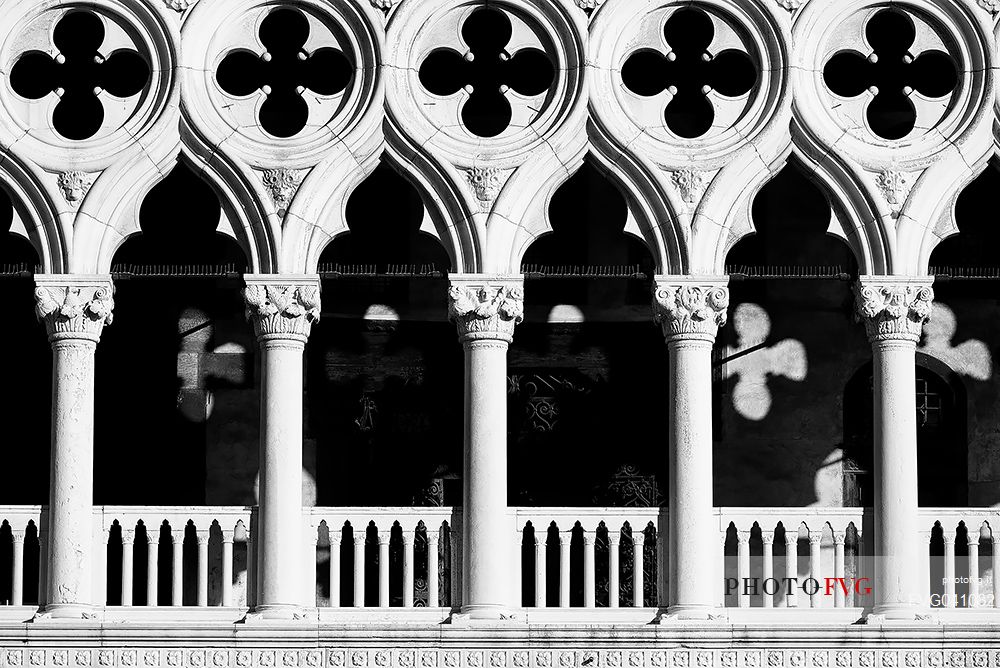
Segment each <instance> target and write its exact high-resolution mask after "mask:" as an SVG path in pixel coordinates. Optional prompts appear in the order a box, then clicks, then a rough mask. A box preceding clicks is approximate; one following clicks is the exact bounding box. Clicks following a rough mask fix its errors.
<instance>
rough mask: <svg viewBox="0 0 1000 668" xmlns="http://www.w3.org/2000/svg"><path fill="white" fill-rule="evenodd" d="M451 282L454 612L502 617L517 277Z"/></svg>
mask: <svg viewBox="0 0 1000 668" xmlns="http://www.w3.org/2000/svg"><path fill="white" fill-rule="evenodd" d="M450 280H451V286H450V288H449V290H448V316H449V318H450V319H451V320H452V321H454V322H455V325H456V326H457V328H458V337H459V340H460V341H461V342H462V346H463V348H464V349H465V438H464V440H465V457H464V476H463V495H462V499H463V513H464V518H463V524H464V528H465V530H464V534H465V535H464V538H463V541H462V544H463V545H464V548H465V551H464V554H463V557H464V559H463V574H464V578H463V582H464V587H463V595H462V608H461V612H462V615H463V616H465V617H467V618H469V619H494V620H495V619H505V618H508V616H509V615H508V612H507V610H508V608H509V606H510V605H511V603H512V602H513V601H518V602H520V587H519V580H518V579H517V578H515V574H514V573H513V570H512V564H511V560H510V553H511V552H510V551H511V542H510V540H511V539H510V536H511V533H512V530H513V525H512V523H511V522H510V519H509V517H508V512H507V348H508V346H509V345H510V342H511V340H512V338H513V335H514V326H515V325H516V324H517V323H519V322H521V320H522V319H523V312H524V311H523V309H524V294H523V291H522V287H521V286H522V280H521V278H520V277H517V278H512V277H491V276H482V275H471V274H463V275H453V276H451V277H450ZM515 585H517V586H516V587H515ZM515 589H516V594H515ZM515 596H516V597H515Z"/></svg>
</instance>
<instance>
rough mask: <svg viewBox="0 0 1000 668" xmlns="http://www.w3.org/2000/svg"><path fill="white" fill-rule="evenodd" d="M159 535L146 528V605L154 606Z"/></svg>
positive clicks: (157, 579)
mask: <svg viewBox="0 0 1000 668" xmlns="http://www.w3.org/2000/svg"><path fill="white" fill-rule="evenodd" d="M159 546H160V535H159V532H157V531H154V530H153V528H152V527H150V526H148V525H147V526H146V605H148V606H151V607H152V606H155V605H156V596H157V587H158V586H159V574H158V572H157V564H158V562H159V559H160V555H159V551H160V550H159Z"/></svg>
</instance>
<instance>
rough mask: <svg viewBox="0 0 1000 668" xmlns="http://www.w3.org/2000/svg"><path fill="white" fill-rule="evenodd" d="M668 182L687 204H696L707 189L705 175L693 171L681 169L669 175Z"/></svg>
mask: <svg viewBox="0 0 1000 668" xmlns="http://www.w3.org/2000/svg"><path fill="white" fill-rule="evenodd" d="M670 182H671V183H673V184H674V187H675V188H677V191H678V192H679V193H680V194H681V199H683V200H684V202H685V203H687V204H697V203H698V202H699V201H700V200H701V197H702V195H704V194H705V189H706V188H707V187H708V183H707V182H706V178H705V174H704V173H703V172H696V171H695V170H693V169H682V170H680V171H677V172H674V173H673V174H671V175H670Z"/></svg>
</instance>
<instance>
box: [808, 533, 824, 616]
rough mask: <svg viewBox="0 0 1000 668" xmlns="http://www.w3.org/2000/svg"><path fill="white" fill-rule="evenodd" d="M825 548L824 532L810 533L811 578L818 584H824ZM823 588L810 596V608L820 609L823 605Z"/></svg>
mask: <svg viewBox="0 0 1000 668" xmlns="http://www.w3.org/2000/svg"><path fill="white" fill-rule="evenodd" d="M822 546H823V532H822V531H810V532H809V577H811V578H813V579H814V580H816V582H819V583H822V582H823V574H822V572H821V571H822V566H821V563H820V556H821V554H822V553H821V552H820V550H821V549H822ZM822 590H823V588H822V587H819V588H818V589H816V591H815V592H814V593H812V594H809V607H811V608H818V607H820V606H822V605H823V598H822V595H821V592H822Z"/></svg>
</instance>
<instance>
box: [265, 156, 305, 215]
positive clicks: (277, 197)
mask: <svg viewBox="0 0 1000 668" xmlns="http://www.w3.org/2000/svg"><path fill="white" fill-rule="evenodd" d="M304 175H305V170H294V169H287V168H285V167H280V168H278V169H265V170H264V171H263V172H261V175H260V178H261V181H263V182H264V187H265V188H266V189H267V192H268V194H269V195H270V196H271V201H272V202H274V206H275V208H276V209H278V212H279V214H281V215H284V212H285V211H287V210H288V207H289V205H290V204H291V203H292V199H294V197H295V193H296V192H298V190H299V185H301V183H302V178H303V177H304Z"/></svg>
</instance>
